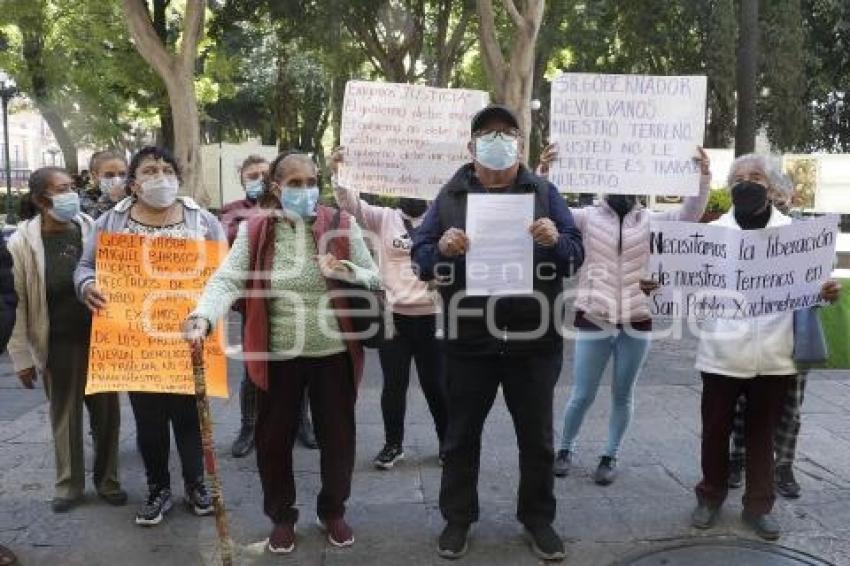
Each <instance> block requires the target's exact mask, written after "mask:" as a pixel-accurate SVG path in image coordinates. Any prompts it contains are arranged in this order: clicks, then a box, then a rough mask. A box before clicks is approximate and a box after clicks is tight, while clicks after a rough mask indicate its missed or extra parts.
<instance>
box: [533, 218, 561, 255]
mask: <svg viewBox="0 0 850 566" xmlns="http://www.w3.org/2000/svg"><path fill="white" fill-rule="evenodd" d="M529 232H531V236H532V237H533V238H534V241H535V242H536V243H537V245H539V246H543V247H544V248H554V247H555V244H557V243H558V237H559V236H560V234H559V233H558V227H557V226H555V223H554V222H552V219H551V218H538V219H537V220H535V221H534V224H532V225H531V228H529Z"/></svg>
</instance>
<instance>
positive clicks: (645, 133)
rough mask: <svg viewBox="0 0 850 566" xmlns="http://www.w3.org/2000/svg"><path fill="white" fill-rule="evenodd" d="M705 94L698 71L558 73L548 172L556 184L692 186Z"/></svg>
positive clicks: (649, 188) (674, 190)
mask: <svg viewBox="0 0 850 566" xmlns="http://www.w3.org/2000/svg"><path fill="white" fill-rule="evenodd" d="M705 98H706V79H705V77H658V76H643V75H595V74H585V73H565V74H561V75H558V76H557V77H556V78H555V80H554V81H553V82H552V106H551V114H550V119H551V122H550V139H551V141H552V142H554V143H557V144H558V150H559V159H558V160H557V161H556V162H555V163H554V164H553V165H552V169H551V172H550V174H549V179H550V180H551V181H552V182H553V183H554V184H555V186H557V187H559V188H560V190H561V191H563V192H575V193H608V194H658V195H681V196H688V195H695V194H697V192H698V191H699V167H698V165H696V164H695V163H694V161H693V159H692V158H693V157H694V155H696V151H697V146H701V145H702V144H703V134H704V130H705Z"/></svg>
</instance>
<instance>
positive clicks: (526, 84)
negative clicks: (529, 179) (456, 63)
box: [476, 0, 546, 162]
mask: <svg viewBox="0 0 850 566" xmlns="http://www.w3.org/2000/svg"><path fill="white" fill-rule="evenodd" d="M501 2H502V4H503V5H504V7H505V9H506V10H507V12H508V15H509V16H510V19H511V21H512V22H513V24H514V30H513V35H512V37H511V40H510V41H509V42H508V44H509V45H511V52H510V60H509V61H506V60H505V54H504V53H503V52H502V48H501V44H500V42H499V37H498V33H497V30H496V18H495V13H494V10H493V2H492V0H476V6H477V8H478V17H479V25H478V33H479V39H480V41H481V51H482V54H483V59H484V68H485V70H486V71H487V76H488V78H489V79H490V83H491V84H492V85H493V91H494V92H493V99H494V102H497V103H500V104H504V105H505V106H507V107H508V108H510V109H511V110H513V111H514V112H515V113H516V115H517V120H518V121H519V127H520V129H521V130H522V133H523V136H524V139H525V143H524V144H523V156H522V158H523V161H526V162H527V161H528V150H529V145H530V137H531V93H532V89H533V88H534V48H535V44H536V42H537V35H538V33H539V32H540V24H541V22H542V20H543V12H544V9H545V7H546V5H545V1H544V0H526V1H525V2H524V10H523V11H522V12H520V11H519V10H518V9H517V8H516V4H515V3H514V0H501Z"/></svg>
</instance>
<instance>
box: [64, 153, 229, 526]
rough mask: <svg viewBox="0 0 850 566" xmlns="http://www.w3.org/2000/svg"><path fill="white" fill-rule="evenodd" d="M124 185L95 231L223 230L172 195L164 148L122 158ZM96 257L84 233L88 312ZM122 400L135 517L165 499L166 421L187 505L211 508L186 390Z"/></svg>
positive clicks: (220, 236) (100, 301)
mask: <svg viewBox="0 0 850 566" xmlns="http://www.w3.org/2000/svg"><path fill="white" fill-rule="evenodd" d="M128 186H129V187H130V191H131V192H132V197H131V198H128V199H125V200H123V201H121V202H120V203H118V205H117V206H115V208H113V209H112V210H110V211H109V212H107V213H106V214H104V215H103V216H101V217H100V218H99V219H98V221H97V225H96V228H97V231H98V232H112V233H128V234H136V235H141V236H144V237H146V238H149V239H151V240H153V239H155V238H161V237H167V238H192V239H196V240H204V239H205V240H216V241H223V240H224V238H225V234H224V230H223V229H222V227H221V224H219V222H218V220H217V219H216V218H215V217H214V216H213V215H212V214H210V213H209V212H207V211H206V210H203V209H201V208H200V207H199V206H198V205H197V204H196V203H195V202H194V201H193V200H192V199H190V198H187V197H178V196H177V193H178V191H179V189H180V167H179V165H178V164H177V160H176V159H175V158H174V156H173V155H172V154H171V153H170V152H168V151H167V150H165V149H162V148H158V147H145V148H143V149H141V150H140V151H139V152H138V153H137V154H136V155H135V156H134V157H133V160H132V161H131V162H130V167H129V175H128ZM96 257H97V241H96V240H95V239H94V238H92V239H91V240H90V241H89V242H87V244H86V248H85V253H84V255H83V257H82V258H81V260H80V264H79V266H78V267H77V271H76V273H75V276H74V280H75V284H76V288H77V294H78V296H79V297H80V299H81V300H82V301H84V302H85V304H86V305H87V306H88V307H89V309H91V310H92V311H93V312H96V311H99V310H101V309H103V308H105V306H106V297H105V295H104V294H103V292H102V291H101V290H100V289H99V288H98V287H97V285H96V283H95V276H96V263H95V260H96ZM141 267H143V266H140V268H141ZM130 404H131V405H132V407H133V415H134V416H135V419H136V434H137V437H138V445H139V451H140V452H141V453H142V460H143V461H144V464H145V473H146V475H147V482H148V496H147V499H146V500H145V503H144V504H143V505H142V507H141V508H140V509H139V511H138V513H137V514H136V524H137V525H141V526H153V525H158V524H159V523H161V522H162V520H163V517H164V516H165V514H166V513H168V511H170V510H171V507H172V500H171V476H170V474H169V470H168V460H169V453H170V451H171V445H170V444H171V441H170V437H171V435H170V433H169V424H170V428H171V429H172V430H173V431H174V438H175V440H176V442H177V450H178V452H179V454H180V463H181V465H182V469H183V482H184V486H185V496H186V502H187V505H188V506H189V507H190V509H191V510H192V511H193V512H194V513H195V514H196V515H198V516H204V515H209V514H211V513H212V512H213V508H212V501H211V499H210V495H209V493H208V491H207V487H206V485H205V483H204V468H203V456H202V448H201V431H200V423H199V420H198V410H197V406H196V403H195V398H194V396H192V395H176V394H170V393H142V392H131V393H130Z"/></svg>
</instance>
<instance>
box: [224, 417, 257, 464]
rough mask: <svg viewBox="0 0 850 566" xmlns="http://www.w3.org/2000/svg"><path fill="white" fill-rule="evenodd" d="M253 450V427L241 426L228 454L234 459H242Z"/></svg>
mask: <svg viewBox="0 0 850 566" xmlns="http://www.w3.org/2000/svg"><path fill="white" fill-rule="evenodd" d="M253 449H254V427H253V426H251V425H245V424H243V425H242V427H241V428H240V429H239V436H237V437H236V440H234V441H233V446H232V447H231V448H230V453H231V454H232V455H233V457H234V458H244V457H245V456H247V455H248V454H250V453H251V451H252V450H253Z"/></svg>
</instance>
